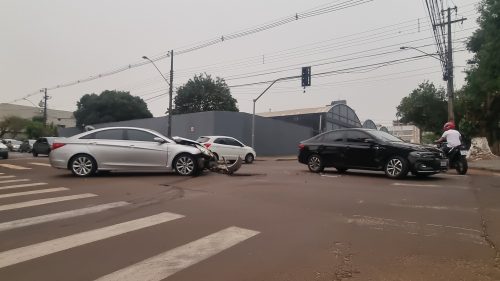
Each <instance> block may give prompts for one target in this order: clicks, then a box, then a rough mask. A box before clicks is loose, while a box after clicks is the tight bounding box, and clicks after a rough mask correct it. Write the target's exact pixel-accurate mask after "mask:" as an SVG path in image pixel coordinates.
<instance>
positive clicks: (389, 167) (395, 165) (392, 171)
mask: <svg viewBox="0 0 500 281" xmlns="http://www.w3.org/2000/svg"><path fill="white" fill-rule="evenodd" d="M384 172H385V174H386V175H387V176H388V177H390V178H393V179H399V178H403V177H405V176H406V175H407V174H408V162H407V161H406V160H405V159H403V158H401V157H399V156H394V157H391V158H390V159H389V161H387V163H386V164H385V169H384Z"/></svg>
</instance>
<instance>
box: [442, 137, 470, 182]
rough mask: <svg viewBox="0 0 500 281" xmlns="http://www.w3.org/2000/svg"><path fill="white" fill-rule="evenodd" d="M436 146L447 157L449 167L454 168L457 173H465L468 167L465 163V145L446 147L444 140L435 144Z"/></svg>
mask: <svg viewBox="0 0 500 281" xmlns="http://www.w3.org/2000/svg"><path fill="white" fill-rule="evenodd" d="M437 147H438V148H439V149H441V150H442V151H443V152H444V153H445V155H446V157H448V160H449V161H448V163H449V164H448V165H449V168H450V169H455V170H456V171H457V173H458V174H459V175H465V174H466V173H467V170H468V169H469V165H468V164H467V159H466V156H467V148H466V147H465V145H463V144H462V145H459V146H455V147H453V148H451V149H448V147H447V146H446V142H443V143H439V144H437Z"/></svg>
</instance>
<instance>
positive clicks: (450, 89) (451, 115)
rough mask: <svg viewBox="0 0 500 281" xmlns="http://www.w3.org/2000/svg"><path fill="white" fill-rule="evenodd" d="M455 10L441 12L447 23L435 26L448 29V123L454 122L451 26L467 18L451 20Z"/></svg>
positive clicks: (449, 9)
mask: <svg viewBox="0 0 500 281" xmlns="http://www.w3.org/2000/svg"><path fill="white" fill-rule="evenodd" d="M453 10H455V11H457V7H456V6H455V7H454V8H448V9H446V10H442V11H441V13H443V14H444V13H445V12H447V13H448V14H447V17H448V22H444V23H441V24H437V25H436V26H440V27H442V26H444V25H447V27H448V46H447V53H446V80H447V89H446V94H447V96H448V121H454V120H455V114H454V112H453V99H454V93H453V78H454V75H453V46H452V41H451V40H452V38H451V25H452V24H453V23H456V22H463V21H464V20H466V19H467V18H461V19H458V20H453V21H452V20H451V12H452V11H453Z"/></svg>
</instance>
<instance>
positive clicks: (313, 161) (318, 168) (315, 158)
mask: <svg viewBox="0 0 500 281" xmlns="http://www.w3.org/2000/svg"><path fill="white" fill-rule="evenodd" d="M307 167H308V168H309V171H311V172H313V173H320V172H322V171H323V170H324V169H325V166H324V164H323V159H321V156H319V155H318V154H313V155H311V156H309V158H307Z"/></svg>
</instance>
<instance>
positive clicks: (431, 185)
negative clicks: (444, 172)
mask: <svg viewBox="0 0 500 281" xmlns="http://www.w3.org/2000/svg"><path fill="white" fill-rule="evenodd" d="M392 185H398V186H416V187H442V185H437V184H414V183H400V182H395V183H393V184H392Z"/></svg>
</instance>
